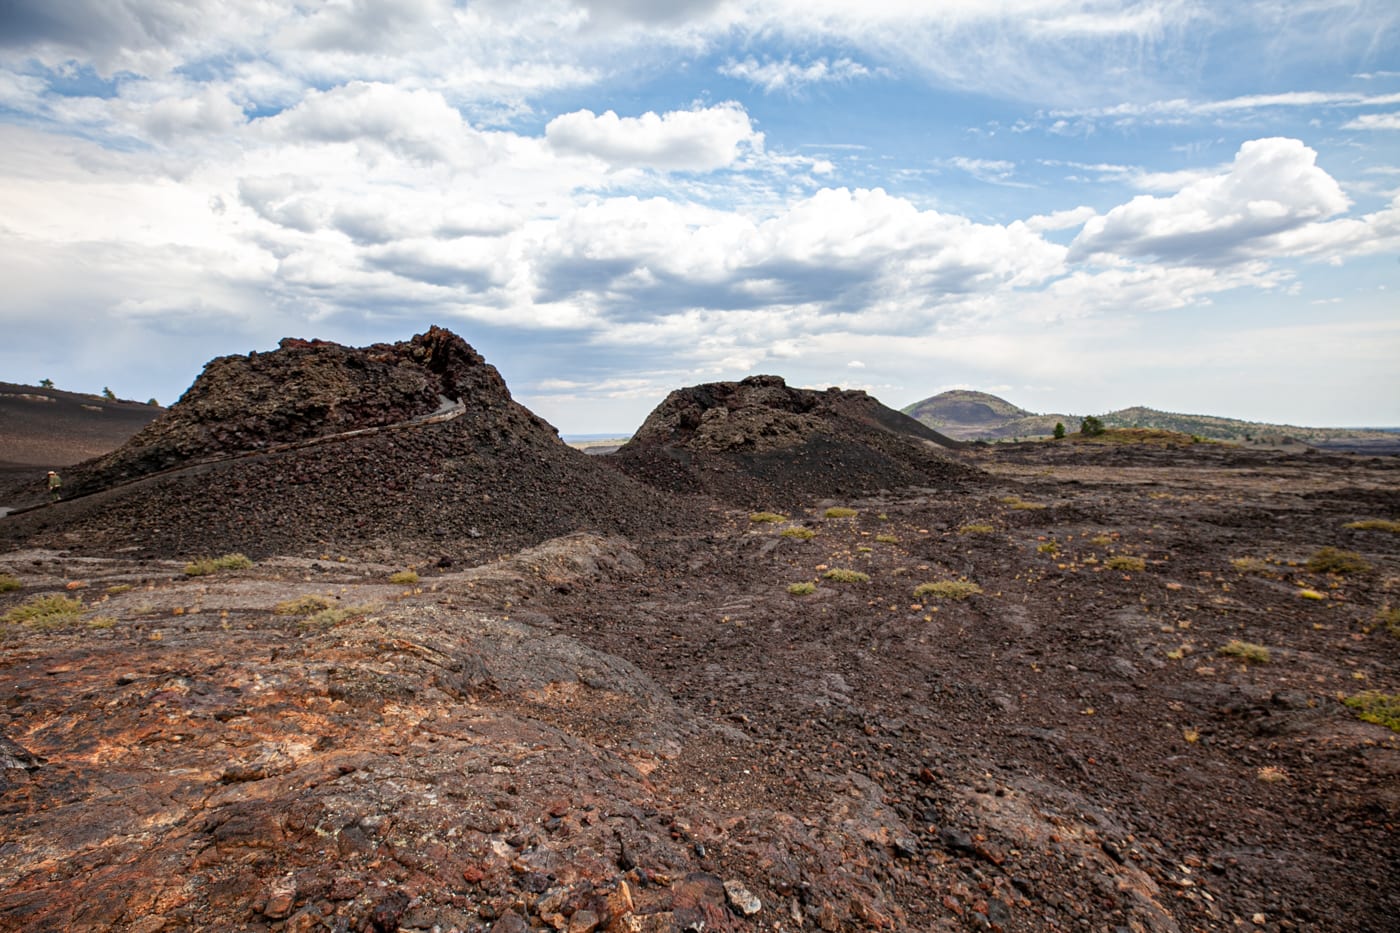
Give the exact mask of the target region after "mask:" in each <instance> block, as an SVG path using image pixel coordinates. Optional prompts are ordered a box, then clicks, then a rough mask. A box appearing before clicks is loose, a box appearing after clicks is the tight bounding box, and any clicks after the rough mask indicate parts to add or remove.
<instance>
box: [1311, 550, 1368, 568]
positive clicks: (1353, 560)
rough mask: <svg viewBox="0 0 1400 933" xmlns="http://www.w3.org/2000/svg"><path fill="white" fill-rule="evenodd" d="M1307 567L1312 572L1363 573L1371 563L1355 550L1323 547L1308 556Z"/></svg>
mask: <svg viewBox="0 0 1400 933" xmlns="http://www.w3.org/2000/svg"><path fill="white" fill-rule="evenodd" d="M1308 569H1309V570H1311V571H1312V572H1313V573H1365V572H1366V571H1368V570H1370V569H1371V565H1370V564H1369V563H1367V561H1366V559H1365V558H1364V557H1362V556H1361V555H1360V554H1358V553H1356V552H1355V551H1343V550H1341V549H1340V548H1335V547H1325V548H1321V549H1320V550H1319V551H1318V552H1317V553H1316V554H1314V555H1313V556H1312V557H1310V558H1308Z"/></svg>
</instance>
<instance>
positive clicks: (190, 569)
mask: <svg viewBox="0 0 1400 933" xmlns="http://www.w3.org/2000/svg"><path fill="white" fill-rule="evenodd" d="M251 566H253V562H252V561H251V560H249V559H248V558H247V557H244V556H243V555H242V554H225V555H223V556H222V557H201V558H199V559H197V560H193V561H190V562H189V563H188V564H186V565H185V575H186V576H190V577H203V576H207V575H208V574H211V573H218V572H219V571H221V570H247V569H248V568H249V567H251Z"/></svg>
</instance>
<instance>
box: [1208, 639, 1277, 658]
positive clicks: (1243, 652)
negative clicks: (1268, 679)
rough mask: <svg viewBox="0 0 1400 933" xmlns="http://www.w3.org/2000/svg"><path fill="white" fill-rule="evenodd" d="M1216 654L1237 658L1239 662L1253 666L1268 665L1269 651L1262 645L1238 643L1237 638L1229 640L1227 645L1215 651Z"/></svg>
mask: <svg viewBox="0 0 1400 933" xmlns="http://www.w3.org/2000/svg"><path fill="white" fill-rule="evenodd" d="M1215 653H1216V654H1223V655H1226V656H1227V657H1232V658H1239V659H1240V660H1241V661H1251V662H1253V663H1255V664H1268V663H1269V649H1268V648H1265V647H1264V646H1263V645H1256V644H1254V643H1253V642H1249V641H1240V640H1239V639H1238V638H1233V639H1231V640H1230V642H1229V644H1225V645H1221V646H1220V647H1219V648H1217V649H1216V652H1215Z"/></svg>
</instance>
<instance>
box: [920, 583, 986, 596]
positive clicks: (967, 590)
mask: <svg viewBox="0 0 1400 933" xmlns="http://www.w3.org/2000/svg"><path fill="white" fill-rule="evenodd" d="M981 592H982V587H980V586H978V585H977V584H976V583H973V582H972V581H971V580H938V581H936V582H933V583H920V584H919V585H918V586H916V587H914V598H915V599H927V598H929V597H933V598H934V599H967V598H968V597H969V596H976V595H978V594H979V593H981Z"/></svg>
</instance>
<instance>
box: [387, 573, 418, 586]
mask: <svg viewBox="0 0 1400 933" xmlns="http://www.w3.org/2000/svg"><path fill="white" fill-rule="evenodd" d="M389 582H390V583H393V584H397V585H398V586H411V585H413V584H414V583H417V582H418V572H417V571H414V570H400V571H399V572H398V573H396V574H394V575H393V576H391V577H390V578H389Z"/></svg>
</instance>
